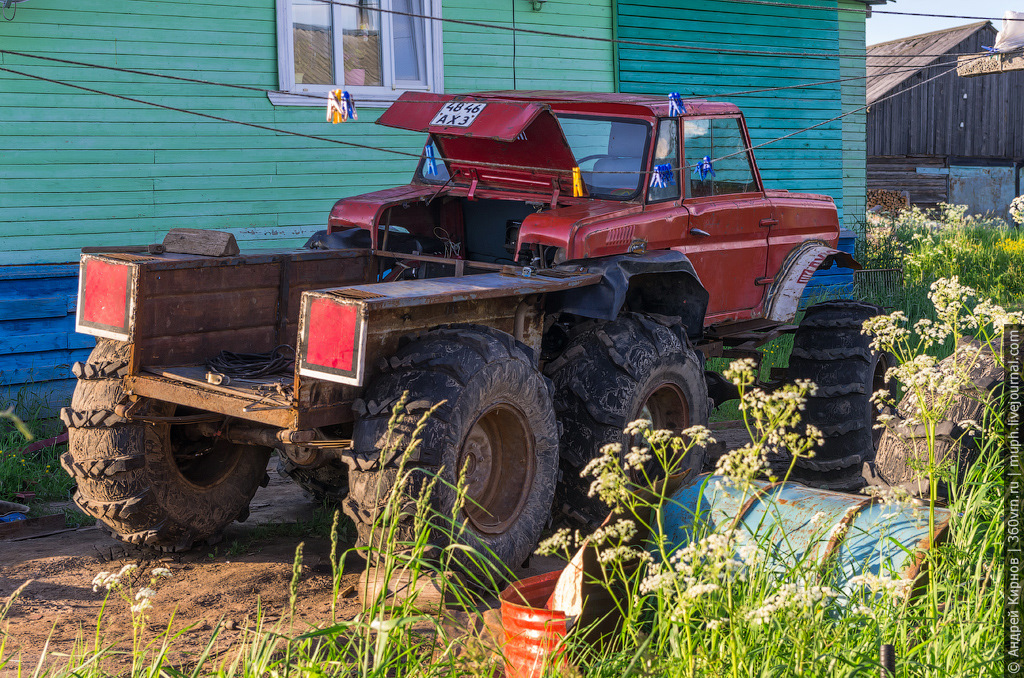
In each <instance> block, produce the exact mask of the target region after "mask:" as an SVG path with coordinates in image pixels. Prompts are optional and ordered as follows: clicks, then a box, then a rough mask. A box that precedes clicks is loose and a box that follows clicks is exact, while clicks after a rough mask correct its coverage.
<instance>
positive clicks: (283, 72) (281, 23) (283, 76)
mask: <svg viewBox="0 0 1024 678" xmlns="http://www.w3.org/2000/svg"><path fill="white" fill-rule="evenodd" d="M441 2H442V0H425V2H424V3H423V4H424V7H425V8H426V9H427V10H428V12H429V14H430V15H431V16H436V17H440V16H441ZM380 5H381V8H383V9H391V7H392V0H380ZM340 9H341V8H339V7H333V8H332V11H333V12H334V16H335V17H337V16H338V14H339V10H340ZM380 15H381V22H380V25H381V36H382V37H381V45H382V47H383V54H382V57H383V59H382V61H383V67H384V85H383V86H348V87H346V86H345V85H344V84H337V85H313V84H308V85H307V84H298V85H297V84H296V83H295V49H294V44H293V34H292V0H277V77H278V87H279V89H280V90H281V91H280V92H270V93H269V94H268V95H267V96H268V98H269V99H270V101H271V103H273V104H274V105H275V106H324V105H325V102H326V99H327V93H328V92H329V91H330V90H332V89H339V88H340V89H345V90H348V91H349V92H351V93H352V97H353V98H354V99H355V101H356V106H357V107H359V106H369V107H371V108H373V107H378V108H382V107H385V106H387V105H388V104H391V103H393V102H394V101H395V100H396V99H398V97H399V96H400V95H401V94H402V93H403V92H410V91H415V92H436V93H442V92H444V52H443V49H442V46H443V40H442V37H443V36H442V29H441V23H442V22H440V21H431V20H429V19H424V20H423V23H424V32H425V40H424V45H425V47H426V59H425V62H424V66H425V67H426V70H427V73H426V76H427V77H426V84H421V83H411V82H408V81H404V82H403V81H398V82H396V81H395V80H394V78H393V75H392V74H393V73H394V55H393V52H392V50H393V47H392V44H393V43H392V36H393V29H392V25H393V21H392V19H393V18H394V15H393V14H391V13H389V12H381V13H380ZM335 23H336V24H337V21H335ZM341 40H342V35H341V32H340V31H337V32H336V33H335V56H336V55H339V54H340V52H341V49H340V45H341ZM342 71H343V69H342V68H337V67H336V68H335V77H338V76H339V74H341V73H342ZM375 105H376V106H375Z"/></svg>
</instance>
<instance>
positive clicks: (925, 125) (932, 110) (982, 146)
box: [867, 30, 1024, 161]
mask: <svg viewBox="0 0 1024 678" xmlns="http://www.w3.org/2000/svg"><path fill="white" fill-rule="evenodd" d="M992 37H993V36H992V32H991V31H989V30H980V31H977V32H975V33H973V34H972V35H971V36H970V37H969V38H967V39H966V40H964V41H962V42H960V43H959V44H958V45H957V46H956V47H954V48H953V49H951V50H949V54H950V55H956V54H975V53H978V52H981V51H982V49H981V47H982V45H986V44H987V45H991V44H992V42H991V41H992ZM939 61H940V62H941V63H946V62H949V63H950V64H955V63H956V58H955V56H951V57H949V58H946V57H943V58H941V59H939ZM939 72H940V69H935V70H925V71H922V72H920V73H917V74H915V75H914V76H913V77H911V78H909V79H907V80H906V81H904V82H903V83H901V84H900V85H899V86H898V87H896V88H894V89H892V90H891V91H890V92H888V93H889V94H894V93H902V94H900V95H899V96H896V97H894V98H892V99H888V100H885V101H879V102H877V103H875V104H873V105H872V106H871V109H870V110H869V112H868V119H867V139H868V148H867V153H868V155H869V156H899V155H919V156H920V155H930V156H938V157H942V158H948V157H950V156H956V157H966V158H994V159H995V158H998V159H1008V160H1014V159H1015V160H1018V161H1020V160H1024V106H1021V105H1020V102H1022V101H1024V71H1013V72H1008V73H1002V74H999V75H991V76H980V77H974V78H961V77H959V76H957V74H956V70H955V69H954V70H953V71H952V72H950V73H948V74H947V75H944V76H942V77H940V78H938V79H936V80H933V81H931V82H929V83H927V84H924V85H920V83H921V82H923V81H924V80H926V79H928V78H930V77H932V76H934V75H936V74H937V73H939ZM916 85H920V86H917V87H915V86H916ZM911 88H913V89H911ZM961 124H962V125H963V126H962V127H961Z"/></svg>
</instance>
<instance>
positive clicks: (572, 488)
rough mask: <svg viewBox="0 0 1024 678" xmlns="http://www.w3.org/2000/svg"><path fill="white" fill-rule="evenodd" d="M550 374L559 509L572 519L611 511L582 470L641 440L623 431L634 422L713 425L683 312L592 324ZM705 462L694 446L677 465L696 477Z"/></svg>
mask: <svg viewBox="0 0 1024 678" xmlns="http://www.w3.org/2000/svg"><path fill="white" fill-rule="evenodd" d="M547 373H548V375H549V376H550V377H551V379H552V381H553V382H554V384H555V411H556V412H557V414H558V419H559V422H560V423H561V424H562V440H561V471H562V479H561V482H560V483H559V489H558V497H557V499H556V510H558V511H559V513H560V515H562V516H564V517H568V518H570V519H571V520H573V521H574V522H582V523H584V524H589V525H597V524H600V522H601V521H602V520H603V519H604V517H605V516H606V515H607V513H608V507H607V506H605V504H604V503H603V502H601V501H600V500H599V499H597V498H594V497H590V496H588V492H589V489H590V483H591V481H592V480H593V478H582V477H581V476H580V472H581V471H582V470H583V468H584V467H585V466H586V465H587V463H588V462H589V461H590V460H591V459H593V458H594V457H595V456H596V455H597V454H598V453H599V451H600V450H601V448H602V447H604V446H605V445H607V444H609V443H620V444H621V445H622V446H623V450H624V451H625V450H628V449H629V448H630V446H631V445H633V444H636V443H638V442H640V441H636V440H633V439H631V438H630V436H627V435H626V434H624V433H623V429H624V428H625V427H626V425H627V424H629V423H630V422H631V421H634V420H636V419H640V418H648V419H651V420H652V421H653V425H654V428H655V429H670V430H676V431H681V430H682V429H685V428H688V427H690V426H696V425H698V424H701V425H705V426H706V425H707V423H708V415H709V413H710V410H711V404H710V403H709V398H708V389H707V383H706V381H705V379H704V363H703V360H702V359H701V357H700V356H699V355H698V354H697V353H696V351H694V350H693V348H692V347H691V346H690V343H689V340H688V339H687V336H686V329H685V328H684V327H683V325H682V324H681V322H680V320H679V318H668V317H664V316H652V315H643V314H639V313H632V314H629V315H626V316H622V317H620V318H618V319H617V320H614V321H612V322H608V323H603V324H599V325H596V326H594V327H591V328H589V329H587V330H585V331H583V332H582V333H580V334H579V335H577V336H576V337H575V338H574V339H573V340H572V341H571V342H570V344H569V345H568V346H567V347H566V349H565V351H564V352H563V353H562V355H561V356H559V357H558V358H557V359H555V360H553V361H552V362H551V363H550V364H549V365H548V368H547ZM641 444H645V443H641ZM706 461H707V451H706V450H705V449H704V448H700V447H694V448H693V449H691V450H690V452H689V454H687V455H686V457H685V458H684V459H683V460H682V461H681V463H680V465H679V466H677V468H676V470H677V471H680V472H681V471H683V470H689V471H690V472H691V475H696V474H698V473H700V472H701V471H702V470H703V468H704V464H705V463H706ZM661 471H662V470H661V469H649V470H648V472H649V473H653V474H659V473H660V472H661Z"/></svg>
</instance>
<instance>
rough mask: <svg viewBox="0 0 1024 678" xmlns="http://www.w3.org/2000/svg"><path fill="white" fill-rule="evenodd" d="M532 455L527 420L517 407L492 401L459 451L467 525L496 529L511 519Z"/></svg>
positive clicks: (528, 482) (524, 493)
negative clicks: (464, 487) (468, 522)
mask: <svg viewBox="0 0 1024 678" xmlns="http://www.w3.org/2000/svg"><path fill="white" fill-rule="evenodd" d="M535 456H536V455H535V454H534V439H533V434H532V433H531V431H530V426H529V422H528V421H527V419H526V417H525V416H524V415H523V413H522V412H520V411H519V409H518V408H516V407H513V406H512V405H509V404H504V403H503V404H499V405H495V406H493V407H491V408H490V409H488V410H487V411H485V412H484V413H483V414H482V415H480V416H479V417H478V418H477V420H476V421H475V422H473V426H472V427H470V429H469V433H468V434H467V435H466V439H465V441H464V442H463V444H462V451H461V453H460V454H459V470H460V473H462V474H464V476H465V477H464V482H465V484H466V503H465V507H464V509H463V510H464V512H465V514H466V517H467V518H469V521H470V523H471V524H472V525H473V527H475V528H476V529H477V530H479V531H480V532H483V533H485V534H502V533H504V532H505V531H506V530H508V528H509V527H510V526H511V525H512V524H513V523H515V521H516V519H517V518H519V514H520V513H522V511H523V508H524V507H525V506H526V500H527V498H528V497H529V494H530V488H531V487H532V486H533V475H534V472H535Z"/></svg>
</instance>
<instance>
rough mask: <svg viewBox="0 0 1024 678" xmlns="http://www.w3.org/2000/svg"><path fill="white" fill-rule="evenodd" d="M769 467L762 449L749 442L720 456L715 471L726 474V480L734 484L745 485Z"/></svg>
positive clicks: (721, 474)
mask: <svg viewBox="0 0 1024 678" xmlns="http://www.w3.org/2000/svg"><path fill="white" fill-rule="evenodd" d="M767 468H768V464H767V463H766V461H765V458H764V453H763V452H762V451H761V449H760V448H758V447H755V446H754V445H752V444H750V443H747V444H746V445H744V446H743V447H741V448H739V449H736V450H733V451H732V452H729V453H727V454H724V455H722V456H721V457H719V459H718V462H717V463H716V464H715V473H716V474H717V475H720V476H724V477H725V478H724V480H725V482H727V483H729V484H731V485H733V486H741V485H742V486H745V485H748V484H749V483H750V481H751V480H753V479H754V478H755V477H756V476H757V474H759V473H761V472H762V471H763V470H766V469H767Z"/></svg>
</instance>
